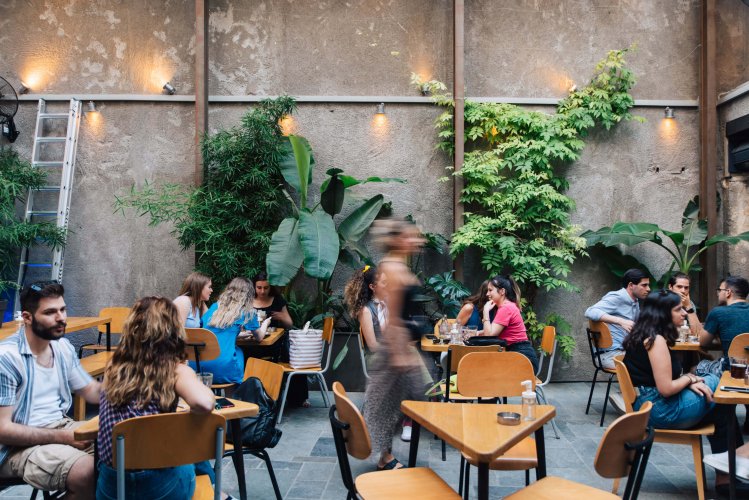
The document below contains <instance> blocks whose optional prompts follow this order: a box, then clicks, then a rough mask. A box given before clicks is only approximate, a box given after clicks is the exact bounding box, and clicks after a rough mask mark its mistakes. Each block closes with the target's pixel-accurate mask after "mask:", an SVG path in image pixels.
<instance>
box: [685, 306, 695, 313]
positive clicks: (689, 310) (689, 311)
mask: <svg viewBox="0 0 749 500" xmlns="http://www.w3.org/2000/svg"><path fill="white" fill-rule="evenodd" d="M685 311H686V312H687V314H694V307H690V308H689V309H685Z"/></svg>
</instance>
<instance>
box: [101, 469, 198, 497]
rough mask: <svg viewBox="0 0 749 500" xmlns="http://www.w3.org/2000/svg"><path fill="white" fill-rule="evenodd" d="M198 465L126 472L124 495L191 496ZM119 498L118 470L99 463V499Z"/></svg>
mask: <svg viewBox="0 0 749 500" xmlns="http://www.w3.org/2000/svg"><path fill="white" fill-rule="evenodd" d="M194 491H195V466H194V465H192V464H190V465H180V466H179V467H169V468H166V469H150V470H139V471H129V472H125V498H127V499H128V500H131V499H132V500H167V499H176V498H192V494H193V492H194ZM116 499H117V471H116V470H115V469H113V468H112V467H109V466H108V465H106V464H105V463H103V462H99V479H98V481H97V482H96V500H116Z"/></svg>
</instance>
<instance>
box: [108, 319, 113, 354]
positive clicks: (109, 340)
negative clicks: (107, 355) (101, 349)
mask: <svg viewBox="0 0 749 500" xmlns="http://www.w3.org/2000/svg"><path fill="white" fill-rule="evenodd" d="M111 350H112V324H111V323H107V351H111Z"/></svg>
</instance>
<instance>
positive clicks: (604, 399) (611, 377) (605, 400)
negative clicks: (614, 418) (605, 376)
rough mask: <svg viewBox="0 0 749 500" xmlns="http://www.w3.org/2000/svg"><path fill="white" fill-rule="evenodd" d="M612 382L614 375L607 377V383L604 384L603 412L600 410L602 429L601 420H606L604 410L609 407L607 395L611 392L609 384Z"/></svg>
mask: <svg viewBox="0 0 749 500" xmlns="http://www.w3.org/2000/svg"><path fill="white" fill-rule="evenodd" d="M613 380H614V375H609V383H608V384H606V397H604V398H603V410H601V424H600V427H603V419H604V418H606V408H607V407H608V405H609V393H610V392H611V382H612V381H613Z"/></svg>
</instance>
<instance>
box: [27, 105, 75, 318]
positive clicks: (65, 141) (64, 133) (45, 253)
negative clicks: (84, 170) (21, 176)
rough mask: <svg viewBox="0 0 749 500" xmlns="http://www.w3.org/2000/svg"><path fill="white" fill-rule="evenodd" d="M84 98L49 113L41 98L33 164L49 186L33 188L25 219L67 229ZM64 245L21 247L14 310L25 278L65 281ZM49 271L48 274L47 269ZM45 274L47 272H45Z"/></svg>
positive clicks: (32, 154)
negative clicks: (52, 222)
mask: <svg viewBox="0 0 749 500" xmlns="http://www.w3.org/2000/svg"><path fill="white" fill-rule="evenodd" d="M81 108H82V106H81V101H79V100H77V99H71V100H70V106H69V108H68V112H67V113H59V112H49V111H48V110H47V102H46V101H45V100H44V99H39V107H38V109H37V115H36V129H35V132H34V146H33V149H32V151H31V165H32V166H33V167H34V168H44V169H47V172H48V174H47V179H48V185H46V186H44V187H42V188H40V189H38V190H30V191H29V193H28V196H27V198H26V211H25V217H24V220H25V221H27V222H30V221H32V219H42V220H45V219H46V220H51V219H52V218H54V219H55V222H56V225H57V227H58V228H62V229H63V230H64V231H65V232H67V229H68V220H69V217H70V200H71V198H72V196H71V194H72V190H73V175H74V173H75V155H76V150H77V149H78V131H79V129H80V126H81ZM63 250H64V249H63V248H54V249H51V250H50V249H48V248H46V249H45V247H43V246H42V245H35V246H33V247H24V248H22V249H21V259H20V264H19V267H18V281H17V284H18V286H19V288H18V289H17V290H16V296H15V301H14V310H15V311H18V310H20V304H19V294H20V289H21V287H23V285H24V283H25V281H26V279H27V278H28V277H31V278H32V279H33V280H34V281H36V280H37V279H53V280H57V281H58V282H62V271H63ZM47 269H48V270H49V274H46V272H45V270H47ZM45 274H46V275H45Z"/></svg>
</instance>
